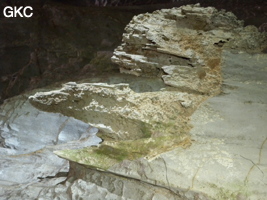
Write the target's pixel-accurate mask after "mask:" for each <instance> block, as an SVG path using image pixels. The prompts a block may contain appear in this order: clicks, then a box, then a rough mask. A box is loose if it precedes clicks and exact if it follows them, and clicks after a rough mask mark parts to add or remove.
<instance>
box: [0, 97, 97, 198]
mask: <svg viewBox="0 0 267 200" xmlns="http://www.w3.org/2000/svg"><path fill="white" fill-rule="evenodd" d="M97 131H98V129H96V128H94V127H91V126H90V125H88V124H86V123H84V122H82V121H79V120H77V119H74V118H72V117H66V116H63V115H61V114H57V113H47V112H42V111H39V110H37V109H36V108H34V107H33V106H31V104H30V103H29V102H28V100H27V96H18V97H15V98H13V99H10V100H8V101H7V102H6V103H4V104H3V105H2V106H1V111H0V136H1V137H0V154H1V156H0V199H7V198H9V199H18V198H21V197H22V196H23V195H22V193H24V195H25V196H24V197H25V198H23V199H35V198H36V196H37V194H38V193H39V191H40V190H41V187H35V190H34V192H31V189H29V190H28V189H27V187H28V186H30V185H34V184H37V185H38V184H40V183H41V182H43V181H46V177H54V176H56V174H57V173H59V172H65V173H66V172H68V168H69V164H68V161H67V160H64V159H61V158H59V157H57V156H56V155H55V154H54V153H53V151H54V150H61V149H79V148H83V147H88V146H92V145H98V144H99V143H100V142H101V141H102V140H101V139H100V138H98V137H97V136H96V133H97ZM65 179H66V177H57V178H54V181H50V182H49V183H47V181H46V183H43V184H44V185H45V187H48V186H55V185H56V184H57V183H59V182H62V181H63V180H65ZM22 191H23V192H22Z"/></svg>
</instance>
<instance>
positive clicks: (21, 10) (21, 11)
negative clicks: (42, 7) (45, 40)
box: [3, 6, 33, 18]
mask: <svg viewBox="0 0 267 200" xmlns="http://www.w3.org/2000/svg"><path fill="white" fill-rule="evenodd" d="M32 11H33V9H32V7H31V6H25V7H23V6H20V7H18V8H17V7H16V6H14V8H13V7H11V6H6V7H5V8H4V10H3V14H4V16H5V17H17V16H18V17H27V18H29V17H31V16H32V15H33V12H32Z"/></svg>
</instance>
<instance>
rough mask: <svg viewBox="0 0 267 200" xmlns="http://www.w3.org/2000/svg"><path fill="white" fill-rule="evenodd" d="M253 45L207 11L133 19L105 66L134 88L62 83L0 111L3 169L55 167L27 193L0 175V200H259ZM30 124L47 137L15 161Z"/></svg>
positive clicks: (258, 57)
mask: <svg viewBox="0 0 267 200" xmlns="http://www.w3.org/2000/svg"><path fill="white" fill-rule="evenodd" d="M265 40H266V34H263V33H259V32H257V31H256V30H255V29H254V28H253V27H252V26H248V27H245V28H244V27H243V26H242V22H240V21H238V20H237V19H236V18H235V17H234V16H233V15H232V14H231V13H226V12H224V11H217V10H216V9H214V8H211V7H208V8H202V7H200V6H199V5H188V6H183V7H181V8H173V9H169V10H160V11H156V12H154V13H152V14H148V13H147V14H143V15H139V16H136V17H135V18H134V19H133V20H132V21H131V23H130V24H129V25H128V26H127V27H126V34H125V35H124V39H123V44H122V45H121V46H120V47H118V48H117V49H116V51H115V52H114V57H113V61H114V62H116V63H118V64H119V65H120V66H121V72H125V73H130V74H134V75H137V76H140V77H134V78H133V77H132V79H131V81H129V79H130V78H129V75H125V77H124V79H127V80H128V82H135V84H128V83H126V82H125V81H119V83H112V84H107V82H108V81H106V83H88V82H85V81H81V83H76V82H68V83H66V84H64V85H63V86H62V88H60V89H53V90H50V91H47V90H45V91H39V92H37V93H35V94H33V93H32V94H31V95H26V97H25V98H24V101H22V103H21V101H16V100H14V101H10V102H8V101H7V102H6V103H5V104H4V106H2V107H1V108H2V110H3V112H1V120H2V126H1V127H0V128H1V129H0V130H1V132H0V133H1V138H0V141H1V143H2V144H3V145H2V146H3V147H1V148H0V150H1V151H2V152H4V153H5V157H4V158H3V162H1V164H2V165H3V168H4V169H5V170H6V171H8V170H7V169H8V167H6V166H9V165H8V164H9V163H11V162H9V161H10V160H11V161H13V163H16V161H17V160H20V159H21V160H22V161H24V163H25V162H27V161H28V160H27V159H31V158H32V157H34V156H37V157H40V156H42V155H44V154H45V153H46V155H48V156H47V157H48V158H47V160H51V161H54V162H55V163H53V164H54V165H53V166H52V168H53V169H54V170H52V171H49V170H48V171H44V169H45V168H46V166H47V163H46V164H45V165H44V166H43V167H40V166H39V167H40V170H39V172H38V170H37V171H35V173H34V174H33V173H30V172H28V173H29V174H31V175H32V174H33V177H34V178H33V180H36V178H37V179H38V177H39V178H41V181H36V182H35V183H31V182H30V183H29V181H28V182H27V181H26V182H22V183H21V182H20V183H18V184H10V183H9V182H8V181H7V180H6V179H5V178H6V177H4V178H3V176H4V175H3V174H1V173H0V180H4V181H3V183H4V184H3V185H4V187H3V188H4V190H3V191H0V192H2V193H0V196H1V195H2V196H4V197H11V199H17V198H18V197H20V198H21V197H23V198H24V199H56V198H62V199H80V198H86V197H87V196H89V198H90V197H91V198H95V199H103V198H107V199H144V200H150V199H159V200H164V199H176V200H196V199H203V200H210V199H216V200H217V199H218V200H224V199H257V200H264V199H265V198H266V196H267V193H266V184H267V179H266V176H265V174H266V170H267V165H266V155H267V148H266V147H267V138H266V129H267V127H266V118H267V114H266V113H267V112H266V111H267V109H266V106H267V102H266V100H267V96H266V94H267V92H266V88H267V82H266V77H267V69H266V60H267V57H266V54H256V53H255V52H257V51H260V50H261V49H262V48H265V46H266V41H265ZM242 51H243V52H242ZM244 51H246V52H244ZM247 52H250V53H251V52H254V53H255V54H254V55H252V54H249V53H247ZM108 75H110V74H108ZM141 76H143V77H154V78H155V77H158V78H161V79H162V80H161V81H162V82H164V83H165V84H166V85H167V86H166V85H165V86H164V87H161V86H160V87H158V86H153V87H152V86H151V85H149V86H145V87H144V86H141V85H143V84H146V82H145V81H147V83H149V81H150V80H151V79H149V78H143V77H141ZM222 78H223V79H222ZM144 80H145V81H144ZM153 80H154V79H153ZM122 82H123V83H122ZM222 82H223V84H222ZM139 84H140V85H139ZM133 85H134V87H133ZM159 85H160V84H159ZM150 86H151V87H150ZM135 87H136V88H135ZM143 87H144V88H146V90H145V91H144V90H142V91H140V90H139V89H140V88H143ZM137 88H138V89H137ZM147 88H157V89H156V90H154V89H151V90H149V89H147ZM219 92H221V93H220V94H219V95H217V96H215V94H218V93H219ZM28 97H29V98H28ZM19 98H21V97H19ZM204 101H205V102H204ZM17 102H20V103H17ZM30 103H31V105H33V106H34V107H35V108H33V107H32V106H31V105H30ZM14 108H15V109H14ZM36 108H37V109H36ZM45 111H48V112H45ZM58 113H60V114H58ZM46 116H47V117H48V119H44V117H46ZM24 118H25V122H27V123H26V124H23V123H22V122H23V119H24ZM33 119H34V120H33ZM38 120H42V121H44V122H45V123H48V122H50V121H49V120H52V121H53V126H52V128H54V129H56V132H53V131H51V130H50V129H49V127H48V126H47V127H45V126H44V127H43V126H41V128H40V129H38V131H36V134H33V136H34V137H33V136H32V137H31V141H33V142H32V143H31V145H32V146H31V145H29V147H31V149H33V151H34V152H31V151H30V150H29V151H24V149H23V148H21V146H19V145H17V144H28V143H27V142H25V143H23V142H24V140H23V139H25V135H27V134H28V135H30V133H33V131H32V129H31V128H32V127H33V128H34V129H37V128H39V124H38V122H39V121H38ZM46 120H47V121H46ZM29 121H33V122H35V123H34V126H30V125H29V124H30V123H29ZM57 122H58V123H57ZM191 124H192V125H193V127H192V125H191ZM23 127H25V128H26V129H28V130H30V133H28V132H27V131H25V132H23V131H21V130H23ZM93 127H96V128H98V129H99V130H100V131H99V133H98V136H99V137H101V138H102V139H103V141H101V139H100V138H98V137H97V136H96V132H97V129H96V128H93ZM46 132H49V134H48V133H46ZM22 133H23V134H22ZM39 134H41V136H42V137H41V139H40V141H38V140H37V139H36V137H37V136H38V135H39ZM37 138H38V137H37ZM91 139H92V140H91ZM22 141H23V142H22ZM36 141H38V142H40V143H39V144H38V145H36V144H35V142H36ZM100 142H101V143H100ZM10 144H12V145H13V146H15V147H16V148H17V149H18V150H20V151H17V150H14V149H9V148H8V147H10V146H11V145H10ZM16 145H17V146H16ZM37 147H38V148H42V149H38V148H37ZM20 148H21V149H20ZM36 150H37V151H36ZM13 151H14V152H17V154H18V155H16V156H13V155H10V154H11V153H12V152H13ZM51 151H53V152H54V153H55V154H56V155H58V156H59V157H61V158H64V159H66V160H69V161H70V164H71V165H70V170H69V174H68V177H67V179H66V177H57V176H56V175H55V173H57V172H62V171H63V172H66V171H64V170H66V169H67V168H68V166H67V165H66V163H64V161H63V160H62V159H60V158H56V156H55V155H53V154H52V153H51ZM24 153H28V154H24ZM51 155H53V156H51ZM1 159H2V158H1ZM3 163H4V164H3ZM5 163H7V164H6V165H5ZM41 163H42V162H41ZM12 166H15V165H12ZM35 166H36V165H35ZM57 166H58V167H59V168H61V169H58V168H57ZM14 168H15V167H14ZM14 168H12V169H14ZM47 168H49V167H47ZM55 168H56V169H55ZM62 168H64V170H62ZM49 169H50V168H49ZM51 173H52V177H50V176H49V174H51ZM5 174H6V173H5ZM18 174H19V173H18ZM22 177H23V176H22ZM65 179H66V180H65ZM63 180H65V181H64V182H62V181H63ZM17 182H18V181H17ZM0 183H2V182H0ZM13 185H16V186H18V187H17V188H19V189H17V190H15V191H14V189H13V187H12V186H13ZM10 186H11V187H10ZM22 188H23V190H22Z"/></svg>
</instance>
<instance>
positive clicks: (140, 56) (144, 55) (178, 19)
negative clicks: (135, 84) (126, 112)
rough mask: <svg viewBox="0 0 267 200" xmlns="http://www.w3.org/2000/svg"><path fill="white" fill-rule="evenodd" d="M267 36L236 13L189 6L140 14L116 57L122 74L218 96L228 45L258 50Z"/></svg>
mask: <svg viewBox="0 0 267 200" xmlns="http://www.w3.org/2000/svg"><path fill="white" fill-rule="evenodd" d="M265 47H266V34H263V33H259V32H258V30H257V28H256V27H253V26H247V27H243V22H242V21H239V20H237V18H236V17H235V16H234V15H233V14H232V13H230V12H225V11H218V10H216V9H215V8H212V7H207V8H202V7H200V6H199V5H198V4H197V5H187V6H182V7H180V8H172V9H162V10H158V11H155V12H153V13H145V14H140V15H137V16H135V17H134V18H133V19H132V21H131V22H130V23H129V24H128V25H127V26H126V28H125V33H124V34H123V39H122V44H121V45H120V46H119V47H117V49H115V51H114V55H113V57H112V61H113V62H114V63H117V64H118V65H119V66H120V71H121V73H128V74H133V75H136V76H149V77H151V76H152V77H154V76H158V77H161V78H162V79H163V81H164V83H165V84H166V85H169V86H172V87H175V88H178V89H179V90H181V91H187V92H194V93H200V94H202V93H204V94H218V92H219V91H220V84H221V77H220V76H221V74H220V66H221V57H222V56H221V52H222V49H224V48H230V49H235V50H245V51H248V52H257V51H259V50H262V49H264V48H265Z"/></svg>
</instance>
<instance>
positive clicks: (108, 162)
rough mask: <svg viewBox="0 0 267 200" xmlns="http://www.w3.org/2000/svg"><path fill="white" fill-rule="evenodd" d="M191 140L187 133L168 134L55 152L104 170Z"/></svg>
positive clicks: (185, 143)
mask: <svg viewBox="0 0 267 200" xmlns="http://www.w3.org/2000/svg"><path fill="white" fill-rule="evenodd" d="M190 144H191V140H190V138H189V136H187V135H179V136H177V135H176V136H174V135H169V136H162V137H157V138H141V139H137V140H123V141H105V142H103V143H102V144H101V145H100V146H99V147H88V148H84V149H80V150H62V151H56V152H55V153H56V154H57V155H58V156H60V157H62V158H65V159H68V160H71V161H74V162H77V163H80V164H83V165H87V166H90V167H93V168H98V169H103V170H106V169H108V168H109V167H111V166H113V165H115V164H117V163H120V162H122V161H123V160H136V159H138V158H141V157H153V156H156V155H158V154H160V153H163V152H166V151H170V150H172V149H174V148H176V147H179V146H180V147H187V146H189V145H190Z"/></svg>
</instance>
